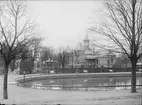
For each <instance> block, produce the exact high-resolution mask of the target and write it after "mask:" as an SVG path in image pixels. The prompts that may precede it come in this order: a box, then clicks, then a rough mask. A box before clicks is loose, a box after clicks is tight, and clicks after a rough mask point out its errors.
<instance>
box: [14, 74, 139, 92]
mask: <svg viewBox="0 0 142 105" xmlns="http://www.w3.org/2000/svg"><path fill="white" fill-rule="evenodd" d="M53 75H54V74H52V75H50V76H53ZM44 76H45V77H46V76H47V75H44V74H42V75H41V74H38V75H37V74H35V75H33V74H32V75H25V76H23V77H18V78H16V79H15V81H17V85H18V86H22V87H27V88H36V89H45V90H84V91H88V90H95V91H102V90H105V91H107V90H114V89H116V88H123V89H125V90H126V89H130V87H131V85H116V86H110V85H104V86H100V85H98V84H97V85H95V86H94V85H92V86H91V85H89V86H88V85H87V84H86V85H85V86H83V85H72V86H70V85H65V86H63V85H34V84H28V83H26V81H27V80H28V79H33V78H34V77H44ZM136 87H137V89H140V88H142V84H141V85H136Z"/></svg>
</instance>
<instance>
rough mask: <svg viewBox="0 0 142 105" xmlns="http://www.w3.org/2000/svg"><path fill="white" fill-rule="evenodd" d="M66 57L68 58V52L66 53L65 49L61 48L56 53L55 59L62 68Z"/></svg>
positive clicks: (65, 62)
mask: <svg viewBox="0 0 142 105" xmlns="http://www.w3.org/2000/svg"><path fill="white" fill-rule="evenodd" d="M68 59H69V53H67V52H66V51H65V50H62V51H60V52H59V53H58V54H57V60H58V62H59V64H60V65H61V66H62V68H63V69H64V67H65V65H66V64H67V62H68ZM63 72H64V70H63Z"/></svg>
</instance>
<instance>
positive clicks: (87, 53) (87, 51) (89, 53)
mask: <svg viewBox="0 0 142 105" xmlns="http://www.w3.org/2000/svg"><path fill="white" fill-rule="evenodd" d="M85 55H95V53H94V52H93V51H92V50H86V51H85Z"/></svg>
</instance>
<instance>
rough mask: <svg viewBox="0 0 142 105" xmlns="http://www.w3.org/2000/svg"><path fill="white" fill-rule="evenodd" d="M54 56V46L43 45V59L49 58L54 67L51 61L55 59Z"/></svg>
mask: <svg viewBox="0 0 142 105" xmlns="http://www.w3.org/2000/svg"><path fill="white" fill-rule="evenodd" d="M54 57H55V55H54V50H53V48H52V47H43V54H42V57H41V59H42V61H47V60H49V62H50V65H49V66H50V67H52V63H51V61H52V60H54Z"/></svg>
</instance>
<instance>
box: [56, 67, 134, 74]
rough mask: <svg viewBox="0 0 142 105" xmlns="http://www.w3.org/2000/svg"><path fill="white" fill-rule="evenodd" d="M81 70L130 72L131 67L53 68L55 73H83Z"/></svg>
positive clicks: (90, 71)
mask: <svg viewBox="0 0 142 105" xmlns="http://www.w3.org/2000/svg"><path fill="white" fill-rule="evenodd" d="M83 70H87V71H88V73H101V72H110V71H109V70H113V72H131V68H85V69H84V68H55V73H76V72H77V71H78V72H79V73H83Z"/></svg>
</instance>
